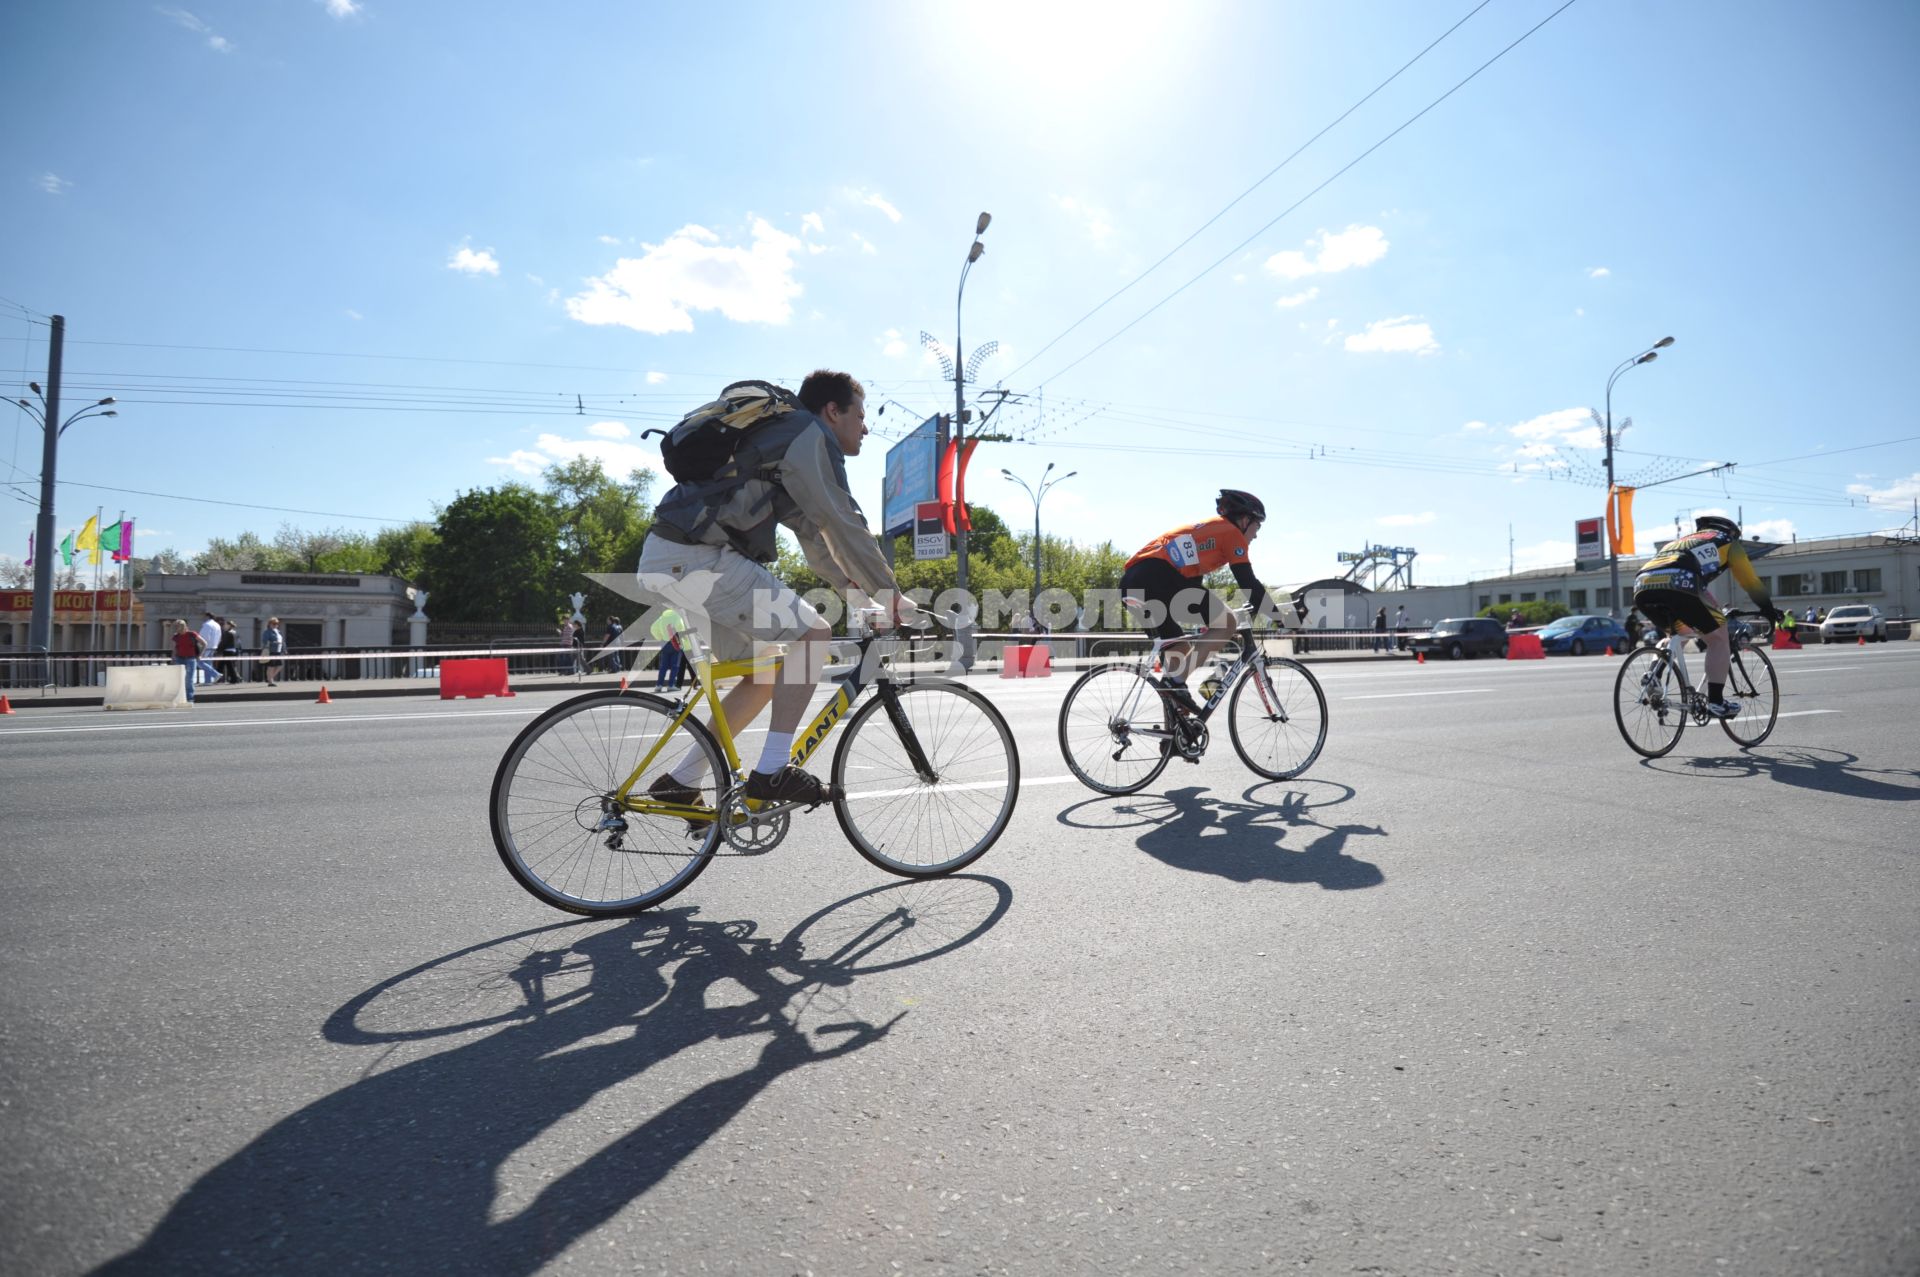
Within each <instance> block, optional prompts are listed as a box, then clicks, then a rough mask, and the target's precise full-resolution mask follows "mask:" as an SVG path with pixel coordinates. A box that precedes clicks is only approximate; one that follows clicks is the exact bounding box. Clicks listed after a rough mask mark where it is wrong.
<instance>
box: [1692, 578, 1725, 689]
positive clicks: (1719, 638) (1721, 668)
mask: <svg viewBox="0 0 1920 1277" xmlns="http://www.w3.org/2000/svg"><path fill="white" fill-rule="evenodd" d="M1700 597H1701V598H1703V599H1705V600H1706V601H1707V606H1708V607H1710V608H1712V609H1713V610H1714V611H1715V612H1718V611H1719V610H1720V600H1718V599H1716V598H1714V597H1713V591H1711V590H1702V591H1700ZM1702 637H1703V639H1704V641H1705V642H1706V645H1707V685H1708V686H1709V687H1719V686H1721V685H1722V684H1723V683H1725V682H1726V681H1727V670H1728V668H1729V667H1730V666H1731V665H1732V664H1733V643H1732V640H1731V639H1730V638H1729V637H1728V634H1727V626H1726V625H1725V623H1724V622H1723V623H1722V624H1720V625H1718V626H1715V627H1714V630H1713V633H1711V634H1707V635H1703V636H1702Z"/></svg>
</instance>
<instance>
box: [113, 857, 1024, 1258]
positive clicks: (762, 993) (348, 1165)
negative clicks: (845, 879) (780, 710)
mask: <svg viewBox="0 0 1920 1277" xmlns="http://www.w3.org/2000/svg"><path fill="white" fill-rule="evenodd" d="M1010 900H1011V893H1010V892H1009V890H1008V889H1007V887H1006V885H1005V884H1004V883H1001V882H999V881H998V880H997V879H992V878H984V877H974V876H968V877H958V878H949V879H941V880H937V881H934V882H927V883H901V884H897V885H895V886H890V887H885V888H881V889H878V890H876V891H870V892H864V893H861V894H860V895H857V896H854V897H851V898H849V899H848V900H845V901H841V902H839V904H838V905H836V906H834V907H832V908H831V909H827V910H822V911H821V912H820V913H817V914H815V915H814V916H813V917H812V918H809V919H808V920H807V921H806V922H803V923H802V924H800V926H799V927H796V928H795V929H794V931H793V932H792V933H790V934H789V935H788V937H787V938H786V939H785V940H782V941H780V942H778V943H775V942H772V941H769V940H764V939H758V938H755V937H754V936H753V934H752V933H753V924H751V923H747V922H727V923H714V922H705V921H701V920H698V919H696V918H695V917H694V914H695V913H696V912H697V910H694V909H687V908H683V909H673V910H666V911H661V912H656V913H651V914H647V915H643V916H641V917H638V918H634V919H632V920H629V921H627V922H624V923H621V924H618V925H612V926H609V925H607V924H595V923H577V924H576V923H564V924H560V925H558V926H554V927H542V928H538V929H536V930H535V931H532V932H521V933H519V934H517V935H513V936H507V937H502V938H501V939H500V940H495V941H489V942H487V943H485V944H482V945H475V946H472V947H471V948H469V949H465V950H461V951H459V952H458V953H454V954H449V955H446V956H445V957H443V958H440V959H436V960H434V961H433V962H430V963H426V964H423V965H422V966H420V967H416V968H414V969H413V970H411V971H408V972H404V973H402V974H401V975H398V976H395V977H393V978H391V979H389V980H385V981H382V982H381V983H380V984H378V985H376V986H374V987H373V988H371V989H369V990H367V991H366V992H365V993H362V994H360V995H359V996H357V997H355V998H354V999H353V1000H352V1001H350V1002H348V1003H347V1004H346V1005H345V1006H343V1007H341V1008H340V1010H339V1011H337V1012H335V1013H334V1015H333V1016H332V1017H331V1018H330V1019H329V1020H328V1021H327V1024H326V1029H325V1032H326V1036H327V1038H328V1039H329V1040H330V1041H333V1042H335V1043H342V1044H354V1045H375V1044H380V1043H388V1044H396V1045H397V1046H404V1047H408V1048H410V1049H417V1048H418V1044H419V1043H420V1042H421V1041H422V1040H423V1039H427V1038H432V1037H436V1036H442V1035H448V1034H465V1035H467V1036H469V1037H471V1035H472V1034H473V1033H474V1032H475V1031H477V1030H478V1029H481V1028H492V1029H493V1031H492V1032H489V1033H486V1034H485V1036H482V1037H479V1038H477V1039H476V1040H470V1041H467V1042H464V1043H463V1044H462V1045H458V1046H452V1047H448V1048H446V1049H444V1050H440V1051H438V1052H436V1053H434V1054H430V1055H426V1056H425V1057H424V1058H416V1059H411V1060H409V1062H407V1063H404V1064H400V1065H398V1066H397V1067H391V1068H388V1069H386V1070H385V1071H379V1072H372V1073H371V1074H370V1075H368V1076H363V1077H361V1078H360V1079H359V1080H358V1081H356V1082H354V1083H352V1084H351V1085H349V1086H347V1087H345V1088H344V1089H342V1090H339V1091H336V1092H334V1093H333V1094H331V1095H329V1096H327V1097H325V1098H324V1099H321V1100H318V1101H316V1102H315V1103H313V1104H310V1105H308V1106H307V1107H306V1108H304V1109H301V1110H300V1111H299V1112H297V1113H294V1114H292V1115H291V1116H289V1117H287V1118H285V1119H283V1120H282V1121H280V1122H278V1123H277V1124H275V1125H274V1126H273V1127H272V1128H270V1129H269V1130H267V1131H265V1132H264V1133H263V1134H261V1135H260V1136H259V1137H258V1138H256V1139H255V1140H253V1142H252V1143H250V1144H248V1145H247V1146H246V1147H245V1148H243V1149H241V1150H240V1151H239V1152H238V1153H235V1154H234V1155H233V1156H232V1157H230V1158H228V1159H227V1160H226V1161H225V1162H224V1163H222V1164H221V1165H219V1166H217V1167H215V1168H214V1169H213V1170H211V1171H209V1172H208V1173H207V1174H206V1175H205V1176H203V1177H202V1178H201V1179H200V1180H199V1181H198V1182H197V1183H195V1184H194V1185H193V1187H192V1188H190V1189H189V1190H188V1191H187V1193H186V1194H185V1195H184V1196H183V1197H182V1198H181V1199H180V1200H179V1201H178V1202H176V1203H175V1204H174V1206H173V1208H172V1209H171V1210H170V1211H169V1212H168V1213H167V1215H166V1217H165V1218H164V1219H163V1220H162V1221H161V1222H160V1224H159V1225H158V1226H157V1227H156V1228H155V1229H154V1230H153V1232H152V1233H151V1234H150V1235H149V1236H148V1237H147V1239H146V1240H145V1241H144V1242H143V1243H142V1244H141V1245H140V1246H139V1247H138V1248H137V1249H135V1250H133V1251H131V1252H129V1253H127V1254H125V1255H123V1256H121V1257H120V1258H119V1259H116V1260H114V1261H112V1262H111V1263H109V1264H107V1265H106V1266H105V1267H104V1268H103V1269H101V1270H100V1271H102V1272H117V1271H122V1270H124V1271H128V1272H156V1271H158V1272H179V1273H194V1274H201V1273H255V1272H263V1271H267V1270H273V1271H278V1272H311V1273H323V1272H324V1273H336V1272H343V1271H366V1270H369V1269H379V1270H382V1271H391V1272H425V1271H430V1270H431V1271H446V1272H488V1273H529V1272H533V1271H535V1270H537V1269H539V1268H540V1267H542V1266H543V1265H544V1264H546V1263H548V1262H549V1261H551V1260H553V1259H554V1258H555V1257H556V1256H557V1255H559V1254H560V1253H561V1252H562V1251H564V1250H566V1249H567V1248H568V1247H569V1246H571V1245H573V1244H574V1243H575V1242H576V1241H578V1240H579V1239H580V1238H581V1237H582V1236H584V1235H585V1234H587V1233H588V1232H590V1231H591V1230H592V1229H594V1228H595V1227H596V1226H598V1225H600V1224H601V1223H603V1222H605V1221H606V1220H608V1219H610V1218H612V1217H613V1216H615V1215H616V1214H618V1213H619V1212H620V1211H621V1210H622V1209H624V1208H625V1207H626V1206H627V1205H628V1204H629V1203H631V1202H633V1201H634V1200H635V1199H637V1198H639V1197H641V1196H642V1195H643V1194H645V1193H646V1192H648V1191H649V1190H650V1189H652V1188H653V1187H654V1186H655V1185H656V1184H658V1183H659V1182H660V1180H661V1179H662V1178H663V1177H665V1176H666V1175H667V1174H668V1173H669V1172H670V1171H671V1170H672V1169H673V1168H674V1167H675V1166H676V1165H678V1164H679V1163H680V1161H681V1160H682V1159H684V1158H685V1157H687V1156H688V1155H689V1154H690V1153H692V1152H694V1151H695V1150H696V1149H698V1148H699V1147H700V1146H701V1145H702V1144H703V1143H704V1142H705V1141H706V1140H707V1139H709V1138H710V1137H712V1136H713V1135H714V1134H715V1133H716V1132H718V1131H720V1130H721V1129H722V1128H724V1127H725V1126H726V1125H727V1123H728V1122H730V1121H732V1120H733V1119H734V1117H735V1116H736V1115H737V1114H739V1113H740V1111H741V1110H742V1109H743V1108H745V1107H746V1105H747V1104H748V1102H749V1101H751V1100H752V1099H753V1098H754V1097H755V1096H756V1095H758V1094H759V1093H760V1092H762V1091H764V1090H765V1089H766V1088H767V1087H768V1086H769V1085H771V1084H772V1083H773V1082H774V1081H775V1080H776V1079H778V1078H780V1077H781V1076H782V1075H784V1074H786V1073H789V1072H792V1071H793V1070H795V1069H798V1068H801V1067H803V1066H806V1065H812V1064H820V1063H823V1062H826V1061H829V1060H832V1059H834V1058H836V1057H839V1056H844V1055H847V1054H849V1053H850V1052H854V1051H859V1050H861V1049H863V1048H865V1047H868V1046H871V1045H872V1044H873V1043H875V1042H877V1041H879V1040H880V1039H881V1038H883V1037H885V1036H886V1035H887V1034H888V1033H889V1032H891V1031H892V1030H893V1029H894V1028H895V1026H896V1025H897V1024H898V1023H899V1021H900V1018H901V1015H903V1014H904V1012H901V1013H896V1014H894V1015H892V1017H891V1018H888V1019H885V1020H884V1021H881V1022H878V1023H875V1022H872V1021H870V1020H865V1019H861V1018H859V1017H858V1016H857V1015H856V1014H854V1013H853V1011H852V1009H851V1004H850V1000H849V998H848V997H847V996H846V993H845V991H846V990H847V988H848V986H850V985H851V984H852V983H853V982H854V981H855V979H856V978H857V977H858V976H860V975H861V974H864V973H868V972H872V971H877V970H882V969H885V968H887V967H893V966H900V965H905V964H906V963H908V962H914V961H920V960H923V959H925V958H928V957H933V956H936V955H937V954H942V953H946V952H949V951H951V950H953V949H956V948H958V947H960V946H961V945H963V944H966V943H969V942H970V941H972V940H973V939H975V938H976V937H978V936H979V935H980V934H982V933H984V932H985V931H986V930H987V929H988V928H989V927H991V926H992V925H993V924H994V923H995V922H997V921H998V920H999V919H1000V917H1001V916H1003V915H1004V914H1005V912H1006V910H1007V907H1008V904H1009V902H1010ZM903 902H905V903H903ZM710 1003H715V1004H717V1005H710ZM409 1023H411V1025H412V1026H414V1027H409ZM434 1026H440V1027H434ZM494 1026H501V1027H494ZM743 1035H764V1037H765V1039H766V1041H765V1044H764V1046H762V1048H761V1050H760V1053H759V1056H758V1058H757V1059H756V1060H755V1061H754V1063H753V1064H752V1065H751V1066H749V1067H747V1068H745V1069H743V1070H740V1071H738V1072H733V1073H731V1074H729V1075H727V1076H716V1077H713V1078H712V1080H710V1081H708V1082H706V1083H704V1084H703V1085H699V1086H697V1087H695V1088H694V1089H692V1090H691V1091H685V1090H684V1088H682V1090H683V1093H679V1094H670V1093H665V1092H664V1091H662V1090H660V1089H656V1090H655V1091H653V1092H652V1093H649V1092H648V1091H647V1090H646V1089H645V1088H644V1075H645V1074H646V1072H647V1070H648V1069H649V1068H650V1067H651V1066H653V1065H655V1064H657V1063H660V1062H662V1061H665V1060H667V1059H669V1058H670V1057H672V1056H674V1055H675V1054H676V1053H678V1052H681V1051H684V1050H687V1049H688V1048H690V1047H694V1046H696V1045H698V1044H701V1043H705V1042H710V1041H715V1040H718V1039H726V1038H735V1037H740V1036H743ZM376 1063H377V1062H376ZM681 1067H682V1068H683V1067H684V1066H681ZM675 1071H676V1072H680V1071H681V1069H676V1070H675ZM615 1086H620V1087H622V1097H623V1098H624V1097H626V1096H629V1095H631V1096H632V1097H633V1098H632V1099H631V1100H629V1101H628V1103H629V1104H630V1105H631V1108H630V1109H623V1110H621V1111H620V1113H619V1116H618V1117H615V1118H613V1119H612V1122H611V1123H610V1125H611V1126H612V1127H613V1129H605V1130H599V1131H592V1132H588V1133H585V1134H580V1135H575V1136H572V1138H574V1139H576V1140H577V1141H578V1147H581V1148H582V1149H583V1151H584V1150H586V1149H591V1150H593V1151H591V1152H586V1153H584V1156H582V1157H581V1158H579V1159H577V1160H574V1161H573V1162H572V1164H571V1165H570V1166H569V1168H568V1169H565V1170H564V1171H562V1172H561V1173H559V1174H558V1175H557V1176H554V1177H552V1178H549V1179H546V1180H544V1181H540V1180H538V1179H536V1178H534V1177H533V1176H531V1175H526V1174H523V1175H520V1176H518V1177H516V1178H514V1179H513V1180H512V1181H511V1183H510V1184H506V1183H505V1182H504V1177H502V1174H501V1172H502V1168H503V1166H504V1165H505V1164H506V1163H507V1161H508V1159H509V1158H511V1157H513V1156H514V1155H515V1154H516V1153H518V1152H519V1150H521V1149H522V1148H523V1147H524V1146H526V1145H528V1144H529V1143H530V1142H531V1141H534V1140H535V1139H537V1138H539V1137H541V1136H542V1135H543V1133H546V1132H547V1131H548V1130H549V1129H550V1128H553V1127H554V1126H555V1125H556V1124H558V1123H560V1122H561V1121H562V1120H563V1119H565V1118H567V1117H568V1115H570V1114H572V1113H574V1112H575V1111H576V1110H578V1109H580V1108H581V1107H583V1106H584V1105H586V1104H588V1103H589V1102H591V1101H593V1100H594V1099H595V1097H597V1096H599V1095H600V1094H601V1093H602V1092H605V1091H607V1090H608V1089H609V1088H612V1087H615ZM664 1086H665V1084H664V1083H663V1084H662V1087H664ZM611 1103H612V1102H611V1101H604V1102H603V1104H611ZM544 1150H545V1146H544V1145H543V1154H542V1155H543V1157H548V1158H550V1157H553V1156H555V1154H551V1153H547V1152H545V1151H544ZM558 1156H559V1157H560V1158H561V1159H562V1160H566V1154H565V1153H560V1154H558ZM503 1186H504V1187H505V1188H506V1190H507V1191H506V1192H503V1191H502V1190H503ZM535 1186H537V1191H534V1187H535Z"/></svg>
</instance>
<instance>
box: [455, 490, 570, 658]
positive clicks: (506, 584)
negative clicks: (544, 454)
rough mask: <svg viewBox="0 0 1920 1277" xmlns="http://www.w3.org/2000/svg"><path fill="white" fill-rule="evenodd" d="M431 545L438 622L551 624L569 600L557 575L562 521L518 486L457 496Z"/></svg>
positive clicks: (545, 501)
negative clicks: (560, 603) (559, 604)
mask: <svg viewBox="0 0 1920 1277" xmlns="http://www.w3.org/2000/svg"><path fill="white" fill-rule="evenodd" d="M433 531H434V540H433V541H432V542H430V543H428V544H427V545H426V547H425V553H424V565H425V568H426V572H425V576H426V580H427V581H428V582H429V583H430V584H431V587H432V591H433V614H434V617H435V619H438V620H446V621H513V622H525V623H528V624H532V623H535V622H548V621H551V620H552V619H553V615H554V610H555V603H556V600H564V598H565V596H566V593H567V589H566V588H564V587H565V585H566V583H565V582H563V581H562V580H561V579H560V576H559V571H558V568H559V558H560V520H559V518H558V517H557V516H556V514H555V513H554V509H553V502H552V501H551V500H550V499H549V498H548V497H547V496H545V495H544V494H542V493H538V492H535V491H534V490H533V489H532V488H529V487H527V486H526V485H525V484H520V483H507V484H502V485H501V486H500V487H497V488H475V489H473V490H472V491H469V492H463V493H461V494H460V495H459V496H457V497H455V498H454V499H453V500H452V502H450V503H449V504H448V505H447V507H446V508H445V509H444V510H442V511H441V512H440V517H439V519H438V521H437V522H436V523H435V524H434V529H433Z"/></svg>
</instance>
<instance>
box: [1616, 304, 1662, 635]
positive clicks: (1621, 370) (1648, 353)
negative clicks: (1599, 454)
mask: <svg viewBox="0 0 1920 1277" xmlns="http://www.w3.org/2000/svg"><path fill="white" fill-rule="evenodd" d="M1671 345H1673V338H1671V337H1662V338H1661V339H1660V340H1659V341H1656V342H1654V343H1653V345H1651V346H1649V347H1647V348H1646V349H1645V350H1643V351H1641V352H1640V353H1639V354H1637V355H1635V356H1634V357H1633V358H1631V359H1628V360H1625V361H1624V362H1622V363H1621V365H1620V366H1619V367H1618V368H1615V369H1614V370H1613V375H1612V376H1611V377H1608V378H1607V426H1606V433H1607V615H1608V616H1610V617H1613V618H1615V619H1618V618H1619V616H1620V550H1619V547H1618V545H1617V544H1616V543H1617V542H1618V540H1619V536H1618V533H1619V499H1618V498H1617V497H1616V496H1615V495H1614V489H1613V383H1614V382H1616V381H1618V380H1620V378H1621V376H1622V375H1624V374H1625V373H1626V371H1627V370H1628V369H1629V368H1637V367H1639V366H1640V365H1641V364H1650V363H1652V362H1653V361H1654V360H1656V359H1658V358H1659V357H1660V356H1659V354H1658V353H1656V352H1658V351H1661V350H1664V349H1665V348H1666V347H1668V346H1671Z"/></svg>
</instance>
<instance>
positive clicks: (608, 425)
mask: <svg viewBox="0 0 1920 1277" xmlns="http://www.w3.org/2000/svg"><path fill="white" fill-rule="evenodd" d="M587 433H588V434H590V435H592V436H593V437H594V438H596V439H627V438H630V437H632V435H633V431H631V430H629V429H627V427H626V425H625V423H624V422H619V421H596V422H594V423H593V424H592V425H590V426H588V427H587Z"/></svg>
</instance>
